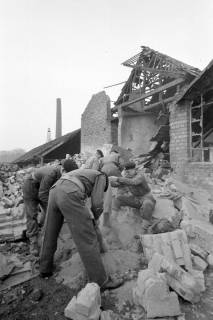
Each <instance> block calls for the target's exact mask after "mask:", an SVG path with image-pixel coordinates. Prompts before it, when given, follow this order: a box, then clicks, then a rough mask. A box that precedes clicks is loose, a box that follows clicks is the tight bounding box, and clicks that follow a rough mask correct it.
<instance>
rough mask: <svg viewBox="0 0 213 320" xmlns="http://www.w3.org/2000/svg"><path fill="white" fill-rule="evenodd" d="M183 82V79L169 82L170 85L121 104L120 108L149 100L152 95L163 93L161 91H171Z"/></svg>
mask: <svg viewBox="0 0 213 320" xmlns="http://www.w3.org/2000/svg"><path fill="white" fill-rule="evenodd" d="M183 81H184V79H183V78H180V79H176V80H173V81H171V82H169V83H167V84H165V85H163V86H160V87H159V88H156V89H154V90H151V91H150V92H147V93H144V94H142V95H141V97H139V98H137V99H134V100H131V101H127V102H124V103H122V104H120V106H121V107H124V106H128V105H130V104H133V103H136V102H138V101H141V100H143V99H146V98H148V97H151V96H152V95H154V94H156V93H159V92H161V91H164V90H167V89H169V88H171V87H174V86H176V85H178V84H180V83H182V82H183Z"/></svg>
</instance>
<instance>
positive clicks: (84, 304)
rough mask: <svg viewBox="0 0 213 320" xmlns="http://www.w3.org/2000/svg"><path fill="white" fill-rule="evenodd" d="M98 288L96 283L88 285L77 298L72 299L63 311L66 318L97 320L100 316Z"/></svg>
mask: <svg viewBox="0 0 213 320" xmlns="http://www.w3.org/2000/svg"><path fill="white" fill-rule="evenodd" d="M100 305H101V297H100V288H99V286H98V285H97V284H96V283H88V284H87V285H86V287H85V288H84V289H82V290H81V291H80V292H79V294H78V296H77V297H75V296H74V297H73V298H72V300H71V301H70V302H69V304H68V305H67V307H66V308H65V310H64V314H65V316H66V317H67V318H69V319H73V320H86V319H87V320H98V319H99V317H100V314H101V310H100Z"/></svg>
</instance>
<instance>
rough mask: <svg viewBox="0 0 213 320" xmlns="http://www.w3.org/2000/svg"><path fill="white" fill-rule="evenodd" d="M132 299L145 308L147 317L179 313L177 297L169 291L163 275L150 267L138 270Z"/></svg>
mask: <svg viewBox="0 0 213 320" xmlns="http://www.w3.org/2000/svg"><path fill="white" fill-rule="evenodd" d="M133 301H134V303H135V304H136V305H141V306H142V307H143V308H144V309H145V310H146V312H147V317H148V318H152V317H164V316H176V315H179V314H180V313H181V312H180V307H179V302H178V297H177V295H176V293H174V292H173V293H171V292H170V291H169V287H168V285H167V280H166V278H165V276H164V275H163V274H159V273H154V271H153V270H152V269H150V270H149V269H146V270H142V271H140V272H139V274H138V279H137V286H136V287H135V288H133Z"/></svg>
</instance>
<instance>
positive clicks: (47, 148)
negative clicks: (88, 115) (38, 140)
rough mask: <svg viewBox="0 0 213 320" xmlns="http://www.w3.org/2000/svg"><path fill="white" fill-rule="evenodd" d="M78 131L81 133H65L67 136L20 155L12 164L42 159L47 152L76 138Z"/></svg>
mask: <svg viewBox="0 0 213 320" xmlns="http://www.w3.org/2000/svg"><path fill="white" fill-rule="evenodd" d="M80 131H81V129H77V130H75V131H72V132H70V133H67V134H65V135H63V136H61V137H59V138H57V139H55V140H52V141H50V142H47V143H44V144H42V145H40V146H38V147H36V148H34V149H32V150H30V151H28V152H27V153H25V154H24V155H22V156H21V157H19V158H18V159H16V160H14V161H13V162H14V163H21V162H27V161H30V160H31V159H33V158H35V157H42V156H44V155H46V154H48V153H49V152H51V151H53V150H54V149H56V148H58V147H59V146H61V145H62V144H64V143H66V142H67V141H69V140H70V139H73V138H74V137H76V135H77V134H79V133H80Z"/></svg>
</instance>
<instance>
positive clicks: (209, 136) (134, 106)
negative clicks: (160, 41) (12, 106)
mask: <svg viewBox="0 0 213 320" xmlns="http://www.w3.org/2000/svg"><path fill="white" fill-rule="evenodd" d="M123 65H124V66H126V67H129V68H131V72H130V75H129V78H128V79H127V81H126V82H125V84H124V86H123V88H122V89H121V93H120V95H119V97H118V99H117V101H116V102H115V104H114V107H112V108H110V99H109V97H108V96H107V95H106V93H105V92H104V91H103V92H100V93H98V94H96V95H93V96H92V98H91V100H90V102H89V104H88V105H87V107H86V109H85V111H84V113H83V114H82V119H81V132H82V134H81V152H86V153H94V152H95V150H96V149H98V148H100V149H102V148H103V145H104V144H117V145H119V146H120V147H122V148H124V149H129V150H131V151H132V153H133V155H134V156H135V157H138V156H150V158H151V157H153V156H155V155H157V154H159V153H160V152H163V154H164V158H165V159H166V161H168V162H170V164H171V167H172V169H173V170H174V172H175V173H176V174H177V175H178V176H180V177H181V178H182V179H183V180H185V181H188V182H192V183H204V184H206V183H207V184H212V182H211V180H212V177H213V170H212V162H213V124H212V121H211V119H213V117H212V110H211V107H212V104H213V98H212V94H213V88H212V78H213V63H212V62H211V63H210V64H209V65H208V66H207V68H206V69H205V70H204V71H203V72H201V71H200V70H199V69H197V68H194V67H192V66H190V65H188V64H185V63H183V62H181V61H178V60H176V59H174V58H172V57H169V56H167V55H165V54H162V53H160V52H158V51H155V50H153V49H150V48H149V47H145V46H142V47H141V52H140V53H138V54H137V55H135V56H133V57H132V58H130V59H128V60H126V61H125V62H124V63H123ZM150 158H148V159H150Z"/></svg>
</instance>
